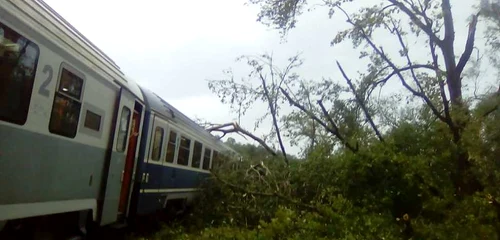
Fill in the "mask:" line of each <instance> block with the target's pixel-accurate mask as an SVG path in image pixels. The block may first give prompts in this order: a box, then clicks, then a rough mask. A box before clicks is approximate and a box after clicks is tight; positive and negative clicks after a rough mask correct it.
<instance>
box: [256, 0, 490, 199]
mask: <svg viewBox="0 0 500 240" xmlns="http://www.w3.org/2000/svg"><path fill="white" fill-rule="evenodd" d="M250 2H251V3H253V4H260V5H261V12H260V14H259V21H261V22H263V23H265V24H270V25H273V26H275V27H276V28H279V29H280V30H282V31H283V32H284V33H286V32H287V31H290V30H292V29H293V28H294V26H295V23H296V21H297V17H298V16H299V15H300V14H301V13H302V10H303V9H304V8H306V6H307V2H306V1H301V0H286V1H284V2H285V3H283V1H279V0H260V1H259V0H252V1H250ZM349 2H352V1H333V0H328V1H325V6H326V7H328V8H329V9H330V14H338V13H340V14H343V15H344V16H345V18H346V20H347V22H348V23H349V24H350V25H351V26H352V28H350V29H347V30H345V31H341V32H339V33H338V34H337V36H336V37H335V39H334V40H333V41H332V44H338V43H341V42H343V41H345V40H348V39H350V40H351V41H352V43H353V45H354V46H355V47H356V48H361V49H360V54H361V55H360V57H361V58H369V59H370V64H369V65H368V69H367V72H366V73H365V74H364V75H362V76H360V77H359V78H358V79H359V81H358V85H359V87H357V88H356V87H355V84H353V83H352V81H351V80H350V78H349V77H348V76H347V75H346V73H345V72H344V71H343V69H342V67H341V65H340V64H339V65H338V67H339V69H340V71H341V72H342V75H343V77H344V79H345V80H346V81H347V83H348V85H349V87H350V89H351V90H352V93H353V95H354V96H355V100H356V102H357V104H358V105H359V107H360V108H361V109H362V110H363V112H364V113H365V115H366V119H367V121H368V122H370V125H371V127H372V129H373V131H374V132H375V133H376V135H377V136H378V137H379V139H380V140H381V141H382V138H381V134H380V132H379V130H378V129H377V127H376V125H375V124H374V123H373V120H370V118H371V114H372V113H371V112H370V111H369V110H368V109H367V107H366V106H364V105H366V103H367V102H368V101H370V93H371V92H372V91H373V90H374V89H375V88H378V87H379V88H382V87H383V85H384V84H385V83H386V82H387V81H389V80H392V79H394V78H395V79H397V80H399V82H400V83H401V85H402V86H403V87H404V89H405V90H406V91H407V92H408V93H410V94H411V95H412V96H413V97H414V98H416V99H419V100H420V101H422V102H424V103H425V104H426V107H427V108H428V109H429V110H430V111H431V112H432V114H433V115H434V117H436V118H437V119H438V120H440V121H441V122H443V123H444V124H446V126H447V127H448V130H449V131H450V133H451V135H452V139H451V140H452V141H453V143H454V145H455V146H456V147H455V149H456V152H455V154H456V157H455V161H456V162H455V164H456V169H455V170H456V171H455V173H454V174H453V175H454V176H453V179H454V182H455V186H456V192H457V194H458V195H460V196H461V195H463V194H471V193H473V192H475V191H477V190H480V188H481V187H480V186H478V184H477V181H476V180H475V179H474V177H471V176H470V174H469V173H468V171H469V169H470V165H471V162H470V160H469V154H468V150H467V147H466V146H464V143H463V139H462V138H463V132H464V130H465V129H466V128H467V126H468V122H469V120H468V119H469V118H470V109H469V106H468V105H467V103H466V102H465V99H464V96H463V76H462V74H463V71H464V69H465V66H466V64H467V62H468V61H469V59H470V57H471V54H472V51H473V48H474V42H475V38H476V27H477V22H478V16H479V13H474V14H473V15H472V16H471V20H470V23H469V31H468V36H467V41H466V42H465V43H464V45H465V50H464V51H463V52H462V54H461V55H460V58H459V60H458V62H457V61H456V55H455V52H456V51H455V48H454V46H455V23H454V21H453V15H452V11H451V4H450V1H449V0H442V1H436V0H426V1H398V0H386V1H381V3H380V4H376V5H373V6H370V7H363V8H361V9H360V10H359V12H358V13H348V12H347V11H346V10H345V9H344V5H345V4H349ZM354 2H355V1H354ZM406 22H409V24H407V23H406ZM381 32H385V33H388V34H391V35H392V36H394V40H395V42H397V43H398V44H399V45H400V50H399V54H400V57H402V58H403V59H405V60H406V64H398V61H397V60H398V59H397V57H396V56H391V55H390V54H389V53H388V52H386V51H385V50H384V48H383V47H381V46H380V45H379V44H380V43H377V42H376V39H374V35H375V33H381ZM409 39H417V40H422V39H423V40H424V42H425V43H426V44H427V46H428V51H429V53H430V56H431V57H430V59H429V60H427V61H417V60H414V59H412V57H411V53H412V52H411V49H410V48H409V46H408V41H409ZM282 93H283V94H284V95H285V96H290V93H289V92H288V90H286V89H282ZM287 99H288V100H289V101H290V103H291V104H292V105H294V106H295V107H297V108H302V107H301V106H302V104H301V103H299V102H298V101H295V100H294V99H292V98H289V97H287ZM318 104H320V107H321V108H322V109H323V107H322V106H321V102H318ZM301 110H303V109H301ZM303 111H304V110H303ZM323 113H324V114H325V115H326V116H328V114H327V111H326V109H325V110H324V111H323ZM330 125H331V127H332V129H331V130H333V131H330V132H332V133H333V134H334V135H335V136H336V137H337V138H338V139H340V140H341V141H342V142H343V143H344V145H345V146H346V147H347V148H348V149H350V150H352V151H356V150H357V147H356V146H353V143H351V142H349V141H347V140H345V139H344V138H343V136H342V135H341V134H338V133H339V131H337V129H336V128H338V127H336V125H337V124H336V123H335V122H332V121H330Z"/></svg>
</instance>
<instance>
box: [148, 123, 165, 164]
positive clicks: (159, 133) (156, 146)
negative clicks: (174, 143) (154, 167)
mask: <svg viewBox="0 0 500 240" xmlns="http://www.w3.org/2000/svg"><path fill="white" fill-rule="evenodd" d="M163 133H164V130H163V128H161V127H156V129H155V136H154V138H153V150H152V151H151V160H153V161H159V160H160V155H161V146H162V145H163Z"/></svg>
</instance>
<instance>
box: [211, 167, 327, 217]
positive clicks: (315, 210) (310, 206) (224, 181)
mask: <svg viewBox="0 0 500 240" xmlns="http://www.w3.org/2000/svg"><path fill="white" fill-rule="evenodd" d="M212 174H213V176H214V177H215V178H216V179H217V180H218V181H220V182H221V183H223V184H224V185H226V186H228V187H230V188H231V189H233V190H236V191H239V192H242V193H246V194H251V195H255V196H263V197H277V198H279V199H281V200H283V201H285V202H288V203H291V204H294V205H296V206H299V207H302V208H305V209H309V210H311V211H314V212H316V213H318V214H320V215H323V216H324V215H325V213H323V211H321V210H320V209H318V208H317V207H316V206H314V205H310V204H306V203H303V202H300V201H297V200H294V199H291V198H290V197H287V196H284V195H281V194H279V193H278V192H276V191H275V192H269V193H266V192H255V191H250V190H248V189H245V188H243V187H240V186H238V185H235V184H232V183H229V182H227V181H226V180H224V179H222V178H220V177H219V176H218V175H217V174H215V173H212Z"/></svg>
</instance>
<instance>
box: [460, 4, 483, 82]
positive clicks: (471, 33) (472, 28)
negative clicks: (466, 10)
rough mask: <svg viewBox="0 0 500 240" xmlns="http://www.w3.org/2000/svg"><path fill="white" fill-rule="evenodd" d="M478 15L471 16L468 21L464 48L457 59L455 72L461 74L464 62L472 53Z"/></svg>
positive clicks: (465, 62)
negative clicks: (467, 32)
mask: <svg viewBox="0 0 500 240" xmlns="http://www.w3.org/2000/svg"><path fill="white" fill-rule="evenodd" d="M478 17H479V13H478V14H476V15H474V16H472V20H471V22H470V23H469V34H468V36H467V42H466V43H465V50H464V52H463V53H462V56H461V57H460V60H459V61H458V64H457V68H456V70H455V71H456V74H457V75H460V74H462V71H463V70H464V68H465V64H467V62H468V61H469V58H470V56H471V54H472V50H473V49H474V40H475V38H476V26H477V18H478Z"/></svg>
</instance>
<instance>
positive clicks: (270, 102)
mask: <svg viewBox="0 0 500 240" xmlns="http://www.w3.org/2000/svg"><path fill="white" fill-rule="evenodd" d="M271 67H272V65H271ZM271 75H274V74H272V73H271ZM259 77H260V80H261V81H262V87H263V88H264V95H265V97H266V98H267V103H268V105H269V111H271V117H272V119H273V125H274V129H275V130H276V135H277V137H278V142H279V144H280V148H281V152H282V153H283V158H284V159H285V163H286V165H289V162H288V158H287V157H286V151H285V146H284V145H283V140H282V139H281V133H280V128H279V126H278V120H277V119H276V105H274V104H275V103H276V102H277V99H274V100H273V99H272V98H271V96H270V94H269V89H267V85H266V79H265V78H264V76H262V73H259Z"/></svg>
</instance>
